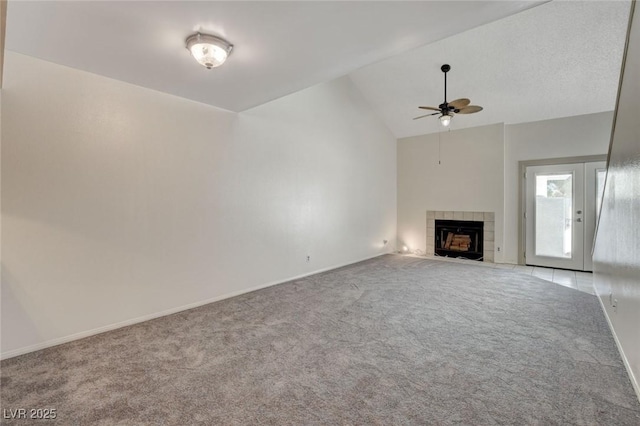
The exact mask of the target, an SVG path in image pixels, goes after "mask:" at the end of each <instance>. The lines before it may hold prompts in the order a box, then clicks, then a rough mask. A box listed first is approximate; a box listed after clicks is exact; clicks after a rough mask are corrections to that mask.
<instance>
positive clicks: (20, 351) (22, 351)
mask: <svg viewBox="0 0 640 426" xmlns="http://www.w3.org/2000/svg"><path fill="white" fill-rule="evenodd" d="M391 253H393V252H386V253H379V254H376V255H373V256H369V257H365V258H362V259H358V260H351V261H348V262H345V263H341V264H338V265H334V266H329V267H327V268H322V269H318V270H315V271H312V272H308V273H304V274H301V275H297V276H295V277H291V278H286V279H284V280H278V281H271V282H268V283H265V284H260V285H257V286H254V287H250V288H247V289H243V290H238V291H234V292H231V293H226V294H223V295H221V296H216V297H212V298H210V299H206V300H200V301H198V302H194V303H189V304H187V305H183V306H178V307H176V308H171V309H166V310H164V311H160V312H156V313H152V314H148V315H143V316H141V317H136V318H132V319H128V320H125V321H121V322H117V323H114V324H109V325H105V326H103V327H98V328H94V329H91V330H87V331H82V332H80V333H75V334H71V335H69V336H64V337H60V338H57V339H51V340H47V341H46V342H43V343H38V344H35V345H31V346H27V347H24V348H19V349H14V350H11V351H7V352H3V353H1V354H0V360H4V359H9V358H13V357H16V356H20V355H24V354H28V353H30V352H35V351H39V350H42V349H47V348H51V347H53V346H58V345H62V344H64V343H69V342H73V341H74V340H80V339H84V338H85V337H90V336H95V335H96V334H101V333H106V332H107V331H112V330H116V329H118V328H122V327H127V326H129V325H133V324H139V323H141V322H145V321H150V320H152V319H156V318H160V317H164V316H167V315H171V314H175V313H177V312H182V311H187V310H189V309H193V308H197V307H199V306H203V305H208V304H209V303H213V302H218V301H220V300H224V299H229V298H231V297H235V296H240V295H241V294H246V293H251V292H252V291H256V290H261V289H263V288H267V287H271V286H274V285H278V284H283V283H286V282H289V281H294V280H298V279H301V278H304V277H308V276H310V275H315V274H320V273H322V272H326V271H331V270H333V269H338V268H342V267H344V266H348V265H353V264H354V263H358V262H363V261H365V260H369V259H374V258H376V257H380V256H384V255H386V254H391Z"/></svg>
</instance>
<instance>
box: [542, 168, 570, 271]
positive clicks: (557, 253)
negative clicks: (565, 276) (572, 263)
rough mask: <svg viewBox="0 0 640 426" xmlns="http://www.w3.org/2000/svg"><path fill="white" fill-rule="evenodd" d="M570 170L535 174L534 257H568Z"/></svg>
mask: <svg viewBox="0 0 640 426" xmlns="http://www.w3.org/2000/svg"><path fill="white" fill-rule="evenodd" d="M572 201H573V173H557V174H536V211H535V234H536V238H535V249H536V255H537V256H549V257H559V258H564V259H567V258H571V250H572V245H571V244H572V241H571V231H572V230H571V225H572V222H573V220H572V219H573V217H572V212H573V206H572Z"/></svg>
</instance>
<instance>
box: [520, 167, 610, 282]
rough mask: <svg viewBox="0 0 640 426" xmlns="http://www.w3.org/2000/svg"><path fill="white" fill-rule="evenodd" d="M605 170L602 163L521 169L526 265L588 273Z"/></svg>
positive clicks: (590, 266)
mask: <svg viewBox="0 0 640 426" xmlns="http://www.w3.org/2000/svg"><path fill="white" fill-rule="evenodd" d="M604 168H605V163H604V162H602V161H598V162H589V163H574V164H554V165H548V166H529V167H527V168H526V174H525V179H526V181H525V198H526V206H525V228H526V229H525V262H526V264H527V265H536V266H547V267H552V268H563V269H574V270H580V271H582V270H587V271H590V270H591V268H592V260H591V250H592V248H593V236H594V232H595V224H596V214H597V211H598V208H597V206H598V204H599V201H600V196H601V193H599V191H601V190H602V187H603V185H602V184H603V182H604Z"/></svg>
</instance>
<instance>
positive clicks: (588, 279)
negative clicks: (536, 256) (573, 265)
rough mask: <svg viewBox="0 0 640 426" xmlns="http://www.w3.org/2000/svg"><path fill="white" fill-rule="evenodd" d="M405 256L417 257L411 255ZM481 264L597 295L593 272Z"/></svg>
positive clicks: (439, 258)
mask: <svg viewBox="0 0 640 426" xmlns="http://www.w3.org/2000/svg"><path fill="white" fill-rule="evenodd" d="M405 256H415V255H411V254H409V255H405ZM416 257H430V258H435V259H438V260H444V261H449V262H472V263H473V264H478V262H476V261H474V260H462V259H452V258H447V257H434V256H428V255H427V256H416ZM480 264H481V265H482V266H487V267H489V268H500V269H511V270H514V271H519V272H522V273H523V274H527V275H533V276H534V277H538V278H541V279H543V280H547V281H551V282H552V283H555V284H558V285H561V286H564V287H569V288H573V289H576V290H579V291H582V292H585V293H589V294H594V295H595V294H596V293H595V291H594V289H593V274H592V273H591V272H581V271H567V270H565V269H553V268H543V267H541V266H524V265H512V264H508V263H490V262H481V263H480Z"/></svg>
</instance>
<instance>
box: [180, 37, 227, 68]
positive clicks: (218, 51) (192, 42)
mask: <svg viewBox="0 0 640 426" xmlns="http://www.w3.org/2000/svg"><path fill="white" fill-rule="evenodd" d="M187 49H189V51H190V52H191V56H193V58H194V59H195V60H196V61H198V62H199V63H200V64H201V65H202V66H204V67H206V68H207V69H211V68H215V67H219V66H220V65H222V64H224V61H226V60H227V57H228V56H229V54H230V53H231V49H233V45H231V44H230V43H229V42H228V41H226V40H223V39H221V38H220V37H216V36H212V35H208V34H200V33H196V34H193V35H192V36H189V38H187Z"/></svg>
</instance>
